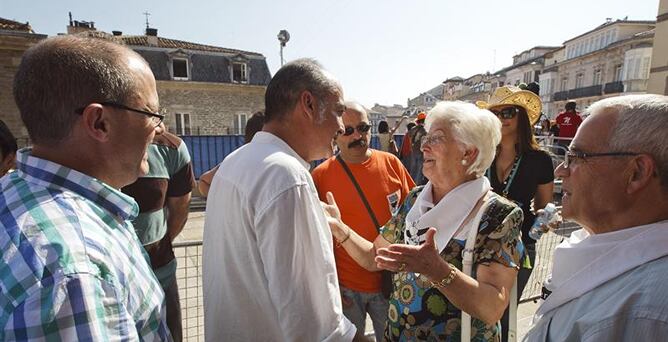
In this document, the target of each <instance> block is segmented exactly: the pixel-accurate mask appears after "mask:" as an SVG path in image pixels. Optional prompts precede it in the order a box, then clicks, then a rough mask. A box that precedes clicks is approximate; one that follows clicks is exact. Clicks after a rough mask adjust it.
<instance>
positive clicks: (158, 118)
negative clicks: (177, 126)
mask: <svg viewBox="0 0 668 342" xmlns="http://www.w3.org/2000/svg"><path fill="white" fill-rule="evenodd" d="M100 104H101V105H103V106H109V107H114V108H118V109H124V110H129V111H131V112H135V113H139V114H143V115H146V116H148V117H150V118H151V122H152V123H153V124H154V125H155V127H158V126H160V124H161V123H162V121H164V120H165V114H164V113H151V112H147V111H145V110H141V109H134V108H130V107H128V106H126V105H124V104H120V103H117V102H111V101H105V102H100ZM84 109H85V108H79V109H77V110H76V112H77V114H83V111H84Z"/></svg>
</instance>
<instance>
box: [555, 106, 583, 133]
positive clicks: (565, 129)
mask: <svg viewBox="0 0 668 342" xmlns="http://www.w3.org/2000/svg"><path fill="white" fill-rule="evenodd" d="M581 123H582V118H581V117H580V115H579V114H578V113H577V112H576V111H575V101H568V103H566V111H565V112H561V113H559V115H558V116H557V125H559V137H560V138H572V137H574V136H575V132H577V131H578V127H580V124H581Z"/></svg>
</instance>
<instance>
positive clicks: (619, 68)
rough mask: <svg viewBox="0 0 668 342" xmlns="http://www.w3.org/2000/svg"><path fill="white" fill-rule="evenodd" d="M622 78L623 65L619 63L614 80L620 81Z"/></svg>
mask: <svg viewBox="0 0 668 342" xmlns="http://www.w3.org/2000/svg"><path fill="white" fill-rule="evenodd" d="M621 80H622V65H621V64H619V65H617V66H615V79H614V82H619V81H621Z"/></svg>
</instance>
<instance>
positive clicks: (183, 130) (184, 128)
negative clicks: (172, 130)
mask: <svg viewBox="0 0 668 342" xmlns="http://www.w3.org/2000/svg"><path fill="white" fill-rule="evenodd" d="M174 119H175V120H176V135H191V134H192V131H191V129H190V114H184V113H176V114H174Z"/></svg>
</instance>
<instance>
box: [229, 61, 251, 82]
mask: <svg viewBox="0 0 668 342" xmlns="http://www.w3.org/2000/svg"><path fill="white" fill-rule="evenodd" d="M232 82H234V83H248V66H247V64H246V63H232Z"/></svg>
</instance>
